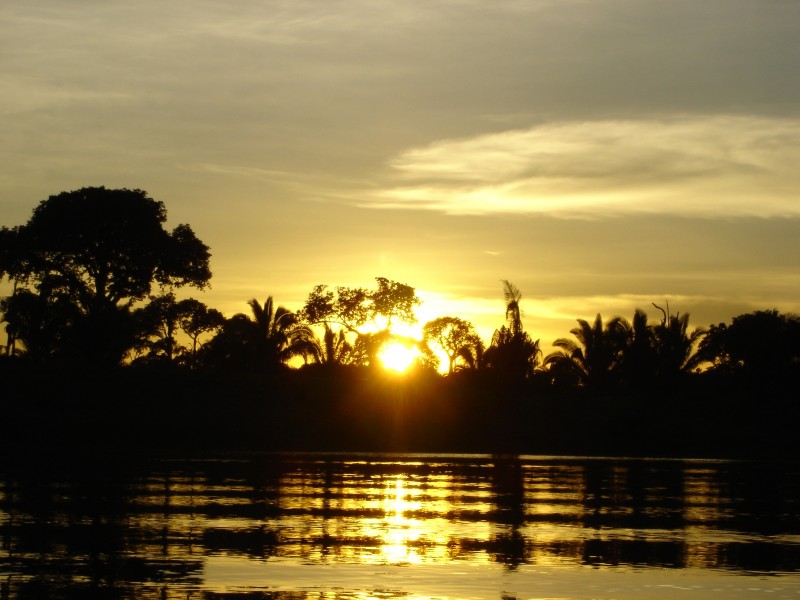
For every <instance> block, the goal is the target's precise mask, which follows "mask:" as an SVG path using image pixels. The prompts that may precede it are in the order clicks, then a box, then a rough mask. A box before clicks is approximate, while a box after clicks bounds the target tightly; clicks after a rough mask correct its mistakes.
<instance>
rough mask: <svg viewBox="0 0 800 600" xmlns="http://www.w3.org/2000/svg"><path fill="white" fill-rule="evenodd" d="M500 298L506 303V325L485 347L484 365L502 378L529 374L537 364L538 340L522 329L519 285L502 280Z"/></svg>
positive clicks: (538, 355)
mask: <svg viewBox="0 0 800 600" xmlns="http://www.w3.org/2000/svg"><path fill="white" fill-rule="evenodd" d="M502 282H503V298H504V300H505V303H506V323H507V324H506V325H503V326H502V327H500V329H498V330H496V331H495V332H494V335H493V336H492V342H491V344H490V345H489V348H488V349H487V350H486V354H485V361H486V365H487V366H489V367H491V368H493V369H495V370H497V371H499V372H501V373H502V374H503V376H504V377H505V378H511V379H521V378H525V377H530V376H531V375H532V374H533V373H534V371H535V370H536V369H537V368H538V367H539V359H540V358H541V350H540V349H539V340H536V341H533V339H532V338H531V337H530V336H529V335H528V333H527V332H525V331H523V329H522V311H521V309H520V300H521V299H522V293H521V292H520V291H519V288H517V286H515V285H514V284H513V283H511V282H510V281H508V280H507V279H503V280H502Z"/></svg>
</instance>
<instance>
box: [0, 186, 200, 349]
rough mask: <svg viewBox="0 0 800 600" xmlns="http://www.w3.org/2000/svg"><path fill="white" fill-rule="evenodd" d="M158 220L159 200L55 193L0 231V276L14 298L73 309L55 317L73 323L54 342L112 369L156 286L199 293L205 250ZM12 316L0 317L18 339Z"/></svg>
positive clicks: (135, 193)
mask: <svg viewBox="0 0 800 600" xmlns="http://www.w3.org/2000/svg"><path fill="white" fill-rule="evenodd" d="M166 218H167V215H166V209H165V207H164V204H163V203H162V202H159V201H156V200H153V199H151V198H149V197H148V196H147V194H146V193H145V192H143V191H141V190H127V189H120V190H110V189H106V188H103V187H98V188H83V189H80V190H75V191H72V192H62V193H61V194H58V195H55V196H50V197H49V198H48V199H47V200H44V201H42V202H41V203H40V204H39V206H37V207H36V208H35V209H34V211H33V216H32V217H31V219H30V220H29V221H28V223H27V224H26V225H24V226H21V227H16V228H14V229H5V228H4V229H3V232H2V235H0V246H2V248H0V260H2V261H3V263H2V264H0V273H3V274H5V275H8V277H9V278H10V279H11V280H12V281H13V282H14V283H15V285H16V288H15V293H20V292H22V291H26V292H27V293H29V294H36V295H38V296H39V297H40V302H41V304H42V305H44V306H50V307H51V306H54V305H58V306H61V305H63V304H64V303H69V304H70V305H71V306H72V307H73V309H74V310H72V311H66V310H65V311H60V312H59V314H61V315H63V316H64V318H66V317H67V315H68V314H69V316H70V317H71V318H70V319H69V320H66V321H63V322H62V323H60V326H61V327H62V328H63V330H64V335H63V337H61V338H60V339H61V340H63V341H66V340H69V342H70V344H71V347H70V348H69V352H70V354H71V355H72V356H78V357H81V358H82V359H84V360H86V361H89V362H91V363H95V364H116V363H119V362H120V361H121V360H122V358H123V357H124V356H125V354H126V352H127V351H128V350H129V349H130V348H132V347H133V346H134V344H135V339H136V323H135V320H134V318H133V316H132V314H131V308H132V305H133V303H134V302H135V301H138V300H143V299H144V298H146V297H147V296H148V294H149V293H150V291H151V288H152V286H153V285H154V284H159V285H161V286H166V287H180V286H185V285H190V286H194V287H197V288H203V287H205V286H206V285H207V284H208V281H209V279H210V277H211V272H210V270H209V266H208V263H209V256H210V254H209V251H208V247H206V246H205V244H203V243H202V242H201V241H200V240H199V239H197V237H195V235H194V233H193V232H192V230H191V228H190V227H189V226H188V225H178V226H177V227H175V229H173V230H172V232H169V231H167V230H165V229H164V227H163V224H164V222H165V221H166ZM45 312H47V311H45ZM18 314H20V313H19V312H15V311H11V312H10V313H8V314H7V316H6V319H7V320H8V319H9V318H10V319H12V320H9V324H10V325H11V326H12V330H14V331H17V330H20V333H22V329H24V327H22V321H19V322H14V320H13V319H15V318H16V316H17V315H18ZM35 314H37V313H36V312H35V311H31V312H28V314H27V317H28V318H33V317H34V316H35ZM47 314H50V315H52V314H53V313H52V311H50V312H49V313H47ZM27 327H28V329H29V330H31V325H30V324H29V325H28V326H27ZM67 331H68V334H67V333H66V332H67ZM62 349H64V348H62ZM64 350H66V349H64Z"/></svg>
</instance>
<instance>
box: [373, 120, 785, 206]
mask: <svg viewBox="0 0 800 600" xmlns="http://www.w3.org/2000/svg"><path fill="white" fill-rule="evenodd" d="M798 162H800V120H798V119H780V118H763V117H742V116H715V117H675V118H670V119H663V120H599V121H582V122H560V123H551V124H545V125H540V126H535V127H531V128H529V129H521V130H512V131H504V132H500V133H494V134H489V135H481V136H477V137H473V138H469V139H458V140H443V141H438V142H436V143H433V144H431V145H429V146H426V147H423V148H415V149H411V150H408V151H406V152H404V153H403V154H401V155H399V156H397V157H395V158H394V159H393V160H392V161H391V162H390V166H391V168H392V169H393V171H394V172H395V173H396V174H397V175H398V179H397V180H396V185H394V186H392V187H390V188H388V189H385V190H382V191H381V192H380V193H378V194H377V196H376V197H375V198H373V199H372V200H371V201H370V202H369V203H367V204H366V205H367V206H371V207H375V208H414V209H430V210H436V211H442V212H446V213H454V214H489V213H548V214H553V215H563V216H597V215H609V214H618V213H679V214H692V215H699V216H717V215H730V216H778V215H798V214H800V203H798V202H797V201H796V195H797V194H798V192H800V174H798V172H797V169H796V165H797V164H798Z"/></svg>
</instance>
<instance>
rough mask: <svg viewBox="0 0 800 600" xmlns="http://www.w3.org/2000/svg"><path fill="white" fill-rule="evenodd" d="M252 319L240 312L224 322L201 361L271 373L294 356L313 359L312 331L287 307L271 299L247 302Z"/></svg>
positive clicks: (211, 364)
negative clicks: (276, 303) (262, 302)
mask: <svg viewBox="0 0 800 600" xmlns="http://www.w3.org/2000/svg"><path fill="white" fill-rule="evenodd" d="M247 304H248V305H249V306H250V310H251V313H252V316H251V317H248V316H247V315H245V314H242V313H239V314H236V315H234V316H233V317H231V318H230V319H228V320H227V321H225V322H224V323H223V324H222V326H221V328H220V329H219V333H218V334H217V335H216V336H215V337H214V338H213V339H212V340H211V341H210V342H208V343H207V344H206V347H205V348H204V351H203V353H202V360H203V362H204V364H206V365H207V366H212V367H213V366H223V367H227V368H235V369H245V370H253V371H264V370H266V371H270V370H274V369H276V368H278V367H279V366H282V365H285V364H286V363H287V362H288V361H289V360H290V359H291V358H293V357H295V356H303V357H305V356H313V355H314V352H315V348H314V342H313V332H312V331H311V329H310V328H309V327H308V326H306V325H303V324H302V323H300V320H299V318H298V316H297V315H296V314H295V313H293V312H292V311H290V310H289V309H288V308H286V307H285V306H275V302H274V300H273V298H272V296H269V297H268V298H267V300H266V301H265V302H264V304H263V305H262V304H261V303H259V302H258V300H256V299H255V298H253V299H252V300H250V301H249V302H248V303H247Z"/></svg>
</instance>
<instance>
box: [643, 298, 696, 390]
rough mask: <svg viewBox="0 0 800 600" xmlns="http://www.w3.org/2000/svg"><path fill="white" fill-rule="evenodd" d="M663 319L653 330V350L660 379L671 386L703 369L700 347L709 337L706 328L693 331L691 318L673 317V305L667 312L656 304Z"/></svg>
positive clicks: (685, 315) (657, 375) (676, 315)
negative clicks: (671, 309) (690, 323)
mask: <svg viewBox="0 0 800 600" xmlns="http://www.w3.org/2000/svg"><path fill="white" fill-rule="evenodd" d="M653 306H655V307H656V308H657V309H659V310H660V311H661V312H662V314H663V318H662V320H661V323H660V324H658V325H655V326H654V327H653V347H654V349H655V354H656V372H655V375H656V378H657V379H658V380H659V381H660V382H662V383H665V384H671V383H675V382H677V381H678V379H679V378H680V377H681V376H682V375H684V374H685V373H688V372H691V371H693V370H695V369H696V368H698V367H699V365H700V363H701V362H702V359H701V357H700V355H699V354H697V352H696V350H697V345H698V343H699V342H700V340H701V339H702V337H703V336H704V335H705V331H703V330H702V329H694V330H693V331H689V315H688V313H687V314H684V315H681V314H680V313H677V314H674V315H673V314H670V312H669V304H667V308H666V310H665V309H663V308H661V307H660V306H658V305H656V304H654V305H653Z"/></svg>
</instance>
